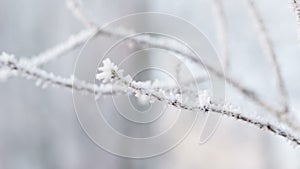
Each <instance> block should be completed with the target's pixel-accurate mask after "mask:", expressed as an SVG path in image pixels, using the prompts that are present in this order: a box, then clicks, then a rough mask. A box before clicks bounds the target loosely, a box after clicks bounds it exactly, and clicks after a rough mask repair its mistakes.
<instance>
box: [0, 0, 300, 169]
mask: <svg viewBox="0 0 300 169" xmlns="http://www.w3.org/2000/svg"><path fill="white" fill-rule="evenodd" d="M222 3H223V5H224V10H225V15H226V18H227V21H228V31H229V38H230V39H229V42H230V44H229V46H230V57H231V59H230V62H231V67H230V74H231V75H232V76H233V77H235V78H237V79H239V81H240V82H241V83H243V84H246V85H247V86H248V87H249V88H251V89H254V90H255V91H258V92H259V94H260V95H261V96H263V97H264V98H265V99H268V100H270V102H271V103H272V102H275V103H276V99H274V98H276V97H277V94H276V86H275V85H274V79H273V76H272V69H271V66H270V65H269V62H268V60H267V58H266V57H265V56H264V53H263V51H262V50H261V47H260V45H259V43H258V39H257V36H256V32H255V25H254V23H253V20H252V18H251V17H250V14H249V11H248V10H247V8H246V7H245V2H244V1H243V0H242V1H235V0H223V1H222ZM255 3H256V4H257V6H258V8H259V10H260V13H261V14H262V15H263V19H264V21H265V23H266V26H267V29H268V31H269V33H270V35H271V39H272V41H273V43H274V47H275V52H276V54H277V55H278V60H279V63H280V65H281V69H282V73H283V76H284V80H285V82H286V84H287V88H288V92H289V96H290V105H291V109H292V112H293V113H295V115H296V117H299V111H300V90H299V86H300V80H299V72H300V67H299V65H298V64H299V63H300V57H299V54H300V49H299V41H298V40H297V31H296V30H297V28H296V20H295V14H294V13H293V11H292V9H291V5H290V3H289V2H286V1H284V0H278V1H276V2H275V1H272V0H262V1H255ZM82 4H83V7H84V9H85V11H86V12H87V14H88V16H89V17H90V18H91V19H92V20H93V21H94V22H95V23H97V24H98V25H102V24H105V23H107V22H110V21H112V20H114V19H117V18H119V17H122V16H124V15H128V14H132V13H136V12H147V11H148V12H162V13H166V14H171V15H175V16H178V17H181V18H183V19H185V20H187V21H188V22H190V23H192V24H193V25H195V26H196V27H197V28H198V29H199V30H200V31H202V32H203V33H204V34H205V35H206V36H207V38H208V39H209V40H210V42H211V43H212V45H213V46H214V47H215V48H216V51H217V53H220V47H219V43H218V37H217V34H216V29H215V27H216V25H215V17H214V15H213V6H212V2H211V1H210V0H188V1H183V0H178V1H171V0H164V1H159V0H152V1H140V0H130V1H122V0H111V1H107V0H97V1H95V0H94V1H93V0H84V1H82ZM145 22H146V21H145ZM138 24H141V23H138ZM82 29H83V26H82V24H81V23H79V22H78V21H77V20H76V19H75V18H74V17H73V16H72V14H71V12H70V11H69V10H68V9H67V7H66V5H65V2H64V1H61V0H52V1H46V0H27V1H20V0H0V37H1V38H0V50H1V52H2V51H5V52H7V53H13V54H15V55H16V56H17V57H31V56H34V55H36V54H37V53H40V52H42V51H44V50H45V49H48V48H50V47H52V46H54V45H55V44H57V43H59V42H61V41H63V40H65V39H67V38H68V37H69V36H70V35H71V34H74V33H77V32H79V31H80V30H82ZM78 53H79V49H76V50H74V51H72V52H70V53H69V54H67V56H66V57H62V58H60V59H59V60H55V61H52V62H49V64H47V65H45V66H44V67H43V68H44V69H46V70H48V71H51V72H54V73H55V74H59V75H61V76H65V77H69V76H70V74H72V73H73V69H74V64H75V61H76V60H75V58H76V57H74V56H77V55H78ZM146 58H147V57H146ZM136 62H137V63H139V64H140V63H142V62H146V63H147V62H148V61H147V59H141V60H137V61H136ZM166 63H168V62H166ZM170 64H174V63H172V62H171V63H170ZM145 77H147V75H145V76H143V77H138V76H137V78H140V80H144V79H145ZM146 79H147V78H146ZM226 98H227V99H228V100H229V101H230V102H233V103H235V104H237V105H239V106H241V108H242V109H245V110H247V111H248V112H251V111H253V112H259V113H262V114H263V113H264V110H261V109H259V108H257V107H255V106H253V105H252V104H251V103H249V101H248V100H247V99H245V98H244V97H242V96H240V95H239V94H238V93H237V92H236V91H235V90H233V89H231V88H230V87H228V88H227V89H226ZM139 108H141V109H143V107H139ZM204 122H205V117H204V115H200V116H199V118H198V120H197V122H196V125H195V127H194V128H193V130H192V131H191V133H190V134H189V135H188V137H187V138H186V139H185V140H184V141H183V142H181V143H180V144H179V145H178V146H176V147H175V148H174V149H172V150H171V151H169V152H168V153H165V154H162V155H160V156H156V157H153V158H147V159H129V158H122V157H118V156H115V155H112V154H111V153H108V152H106V151H104V150H103V149H101V148H99V147H98V146H97V145H96V144H94V143H93V142H92V141H91V140H90V139H89V137H88V136H87V135H86V134H85V132H84V131H83V130H82V128H81V126H80V123H79V122H78V119H77V116H76V113H75V111H74V107H73V101H72V94H71V92H69V91H67V90H64V89H61V88H47V89H46V90H43V89H41V88H38V87H36V86H35V85H34V82H33V81H30V80H26V79H23V78H11V79H9V80H8V81H6V82H3V83H0V169H2V168H3V169H27V168H28V169H29V168H30V169H34V168H49V169H50V168H51V169H53V168H56V169H60V168H61V169H81V168H90V169H93V168H128V169H129V168H130V169H134V168H174V169H176V168H191V169H192V168H228V169H229V168H230V169H235V168H236V169H238V168H243V169H247V168H249V169H250V168H251V169H252V168H262V169H267V168H272V169H277V168H278V169H279V168H285V169H297V168H299V167H300V161H299V157H300V150H299V148H293V147H292V146H291V145H290V144H289V143H288V142H287V141H286V140H284V139H282V138H279V137H277V136H274V135H272V134H269V133H267V132H264V131H261V130H258V129H256V128H254V127H252V126H249V125H247V124H244V123H241V122H237V121H235V120H232V119H228V118H226V117H224V118H222V121H221V124H220V126H219V127H218V129H217V131H216V132H215V134H214V135H213V137H212V138H211V139H210V140H209V141H208V142H207V143H205V144H203V145H198V140H199V137H200V130H201V128H202V127H203V126H202V125H203V124H204ZM119 127H120V128H121V129H122V124H119ZM123 129H124V128H123Z"/></svg>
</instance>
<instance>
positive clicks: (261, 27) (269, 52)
mask: <svg viewBox="0 0 300 169" xmlns="http://www.w3.org/2000/svg"><path fill="white" fill-rule="evenodd" d="M247 6H248V8H249V10H250V12H251V14H252V16H253V18H254V21H255V24H256V28H257V31H258V33H259V36H258V37H259V39H260V41H261V46H262V49H263V50H264V52H265V53H266V56H267V57H268V59H269V60H270V63H271V65H272V67H273V72H274V76H275V79H276V85H277V88H278V91H279V94H280V102H281V104H282V106H283V110H282V111H280V112H278V113H279V114H277V116H279V118H282V117H281V116H283V115H284V114H286V113H288V112H289V104H288V100H289V99H288V93H287V89H286V86H285V83H284V80H283V78H282V73H281V70H280V66H279V63H278V61H277V56H276V54H275V51H274V49H273V44H272V41H271V38H270V37H269V34H268V32H267V29H266V27H265V24H264V22H263V19H262V16H261V15H260V13H259V11H258V9H257V7H256V6H255V4H254V2H253V1H252V0H247Z"/></svg>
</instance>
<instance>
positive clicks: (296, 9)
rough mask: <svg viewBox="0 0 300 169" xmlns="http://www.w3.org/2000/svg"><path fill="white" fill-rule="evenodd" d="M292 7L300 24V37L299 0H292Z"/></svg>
mask: <svg viewBox="0 0 300 169" xmlns="http://www.w3.org/2000/svg"><path fill="white" fill-rule="evenodd" d="M292 7H293V10H294V12H295V14H296V20H297V26H298V38H299V39H300V4H299V1H298V0H292Z"/></svg>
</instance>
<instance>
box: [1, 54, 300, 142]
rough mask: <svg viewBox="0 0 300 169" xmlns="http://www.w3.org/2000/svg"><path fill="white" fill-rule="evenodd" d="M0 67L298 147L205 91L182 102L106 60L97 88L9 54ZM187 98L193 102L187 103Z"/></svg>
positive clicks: (290, 136)
mask: <svg viewBox="0 0 300 169" xmlns="http://www.w3.org/2000/svg"><path fill="white" fill-rule="evenodd" d="M0 67H6V68H9V69H10V70H11V71H16V72H17V73H19V74H21V75H22V76H24V77H26V78H29V79H35V80H36V84H37V85H38V86H41V87H47V86H49V85H50V86H59V87H64V88H67V89H74V90H76V91H79V92H80V93H88V94H95V95H96V96H97V95H106V94H134V95H135V96H136V97H138V98H143V100H145V97H146V98H147V99H146V100H149V101H151V100H152V101H153V100H157V101H163V102H166V103H167V104H169V105H172V106H174V107H177V108H179V109H183V110H189V111H193V112H205V113H217V114H222V115H225V116H227V117H231V118H234V119H236V120H239V121H244V122H246V123H248V124H251V125H253V126H255V127H257V128H260V129H265V130H266V131H268V132H271V133H274V134H275V135H277V136H281V137H284V138H286V139H287V140H289V141H291V142H293V143H294V144H295V145H300V138H299V137H298V136H297V135H296V134H294V133H293V132H292V131H290V129H288V128H285V127H283V126H281V125H280V124H277V123H275V122H272V121H267V120H264V119H262V118H259V117H256V116H253V115H252V116H251V115H250V114H246V113H242V112H240V111H239V110H237V109H236V108H232V106H231V105H229V104H219V103H214V102H213V101H212V100H211V99H210V97H209V95H208V94H207V93H206V92H202V93H200V92H199V93H200V94H199V95H197V97H196V96H191V95H190V94H187V95H188V96H189V98H188V99H183V97H182V94H184V93H178V94H174V91H173V90H163V89H162V88H163V86H159V85H153V84H151V83H149V82H136V81H134V80H132V78H131V77H130V76H123V71H122V70H119V69H118V67H117V66H116V65H115V64H113V63H111V62H110V61H109V60H105V61H104V66H102V67H100V68H99V73H98V74H97V76H96V78H97V79H98V80H101V81H102V83H100V84H99V85H97V84H91V83H88V82H84V81H80V80H78V79H75V78H74V77H70V78H62V77H59V76H55V75H54V74H52V73H47V72H46V71H44V70H42V69H39V68H36V67H32V65H31V64H28V62H27V61H24V60H17V59H16V58H15V57H14V56H13V55H9V54H6V53H2V54H1V55H0ZM107 82H109V83H107ZM165 87H167V86H165ZM197 98H198V99H197ZM191 99H193V100H194V101H191Z"/></svg>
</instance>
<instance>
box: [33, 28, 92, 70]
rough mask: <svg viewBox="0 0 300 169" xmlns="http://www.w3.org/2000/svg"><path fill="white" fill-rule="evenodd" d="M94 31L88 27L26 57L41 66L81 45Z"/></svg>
mask: <svg viewBox="0 0 300 169" xmlns="http://www.w3.org/2000/svg"><path fill="white" fill-rule="evenodd" d="M95 31H96V30H95V29H92V28H90V29H85V30H83V31H80V32H79V33H77V34H75V35H71V36H70V37H69V38H68V39H67V40H65V41H63V42H61V43H59V44H57V45H56V46H54V47H52V48H50V49H48V50H46V51H45V52H42V53H40V54H38V55H37V56H34V57H32V58H30V59H28V62H31V63H32V64H33V65H35V66H42V65H44V64H46V63H48V62H50V61H51V60H54V59H57V58H59V57H61V56H63V55H65V54H67V53H68V52H70V51H72V50H73V49H76V48H77V47H79V46H81V45H83V44H84V43H85V42H86V41H87V40H88V39H89V38H90V37H92V35H93V34H94V33H95Z"/></svg>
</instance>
